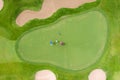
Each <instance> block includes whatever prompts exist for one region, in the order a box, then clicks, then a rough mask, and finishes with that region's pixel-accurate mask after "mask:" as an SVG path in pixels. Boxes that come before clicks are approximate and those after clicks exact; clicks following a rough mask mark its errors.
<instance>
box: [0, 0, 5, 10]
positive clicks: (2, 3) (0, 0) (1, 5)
mask: <svg viewBox="0 0 120 80" xmlns="http://www.w3.org/2000/svg"><path fill="white" fill-rule="evenodd" d="M3 5H4V2H3V0H0V11H1V10H2V8H3Z"/></svg>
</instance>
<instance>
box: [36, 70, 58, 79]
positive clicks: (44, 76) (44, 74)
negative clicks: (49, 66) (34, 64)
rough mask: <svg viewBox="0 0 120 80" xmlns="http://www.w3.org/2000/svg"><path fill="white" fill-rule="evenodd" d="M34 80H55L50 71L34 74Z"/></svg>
mask: <svg viewBox="0 0 120 80" xmlns="http://www.w3.org/2000/svg"><path fill="white" fill-rule="evenodd" d="M35 80H56V75H55V74H54V73H53V72H52V71H50V70H41V71H38V72H37V73H36V74H35Z"/></svg>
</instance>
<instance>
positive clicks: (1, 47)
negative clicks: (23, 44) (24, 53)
mask: <svg viewBox="0 0 120 80" xmlns="http://www.w3.org/2000/svg"><path fill="white" fill-rule="evenodd" d="M8 62H21V60H20V59H19V57H18V56H17V54H16V52H15V41H11V40H8V39H5V38H3V37H0V63H8Z"/></svg>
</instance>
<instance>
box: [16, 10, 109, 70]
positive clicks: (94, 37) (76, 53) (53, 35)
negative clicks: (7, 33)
mask: <svg viewBox="0 0 120 80" xmlns="http://www.w3.org/2000/svg"><path fill="white" fill-rule="evenodd" d="M91 18H92V20H91ZM58 33H60V34H58ZM50 40H52V41H55V40H58V41H63V42H65V45H64V46H61V45H59V43H56V44H54V45H53V46H50V44H49V42H50ZM106 40H107V22H106V19H105V17H104V16H103V15H102V14H101V13H100V12H98V11H91V12H88V13H86V14H76V15H72V16H69V17H66V18H64V19H62V20H58V21H56V22H55V23H52V24H50V25H46V26H44V28H37V29H33V30H30V31H28V32H26V33H25V34H24V35H23V36H22V37H21V38H20V39H19V40H18V42H17V45H16V47H17V52H18V53H19V56H20V57H21V58H22V59H23V60H25V61H29V62H32V63H34V62H35V63H50V64H53V65H57V66H60V67H63V68H66V69H72V70H80V69H83V68H86V67H88V66H90V65H91V64H93V63H95V62H96V61H97V60H99V58H100V57H101V55H102V53H103V51H104V48H105V44H106ZM33 53H34V54H33Z"/></svg>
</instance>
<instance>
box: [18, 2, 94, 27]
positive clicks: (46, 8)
mask: <svg viewBox="0 0 120 80" xmlns="http://www.w3.org/2000/svg"><path fill="white" fill-rule="evenodd" d="M94 1H96V0H44V2H43V5H42V8H41V10H40V11H32V10H25V11H23V12H21V13H20V14H19V15H18V17H17V19H16V24H18V25H19V26H22V25H24V24H25V23H26V22H28V21H29V20H32V19H35V18H38V19H45V18H48V17H50V16H51V15H52V14H53V13H54V12H56V11H57V10H58V9H60V8H77V7H78V6H80V5H82V4H84V3H89V2H94Z"/></svg>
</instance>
